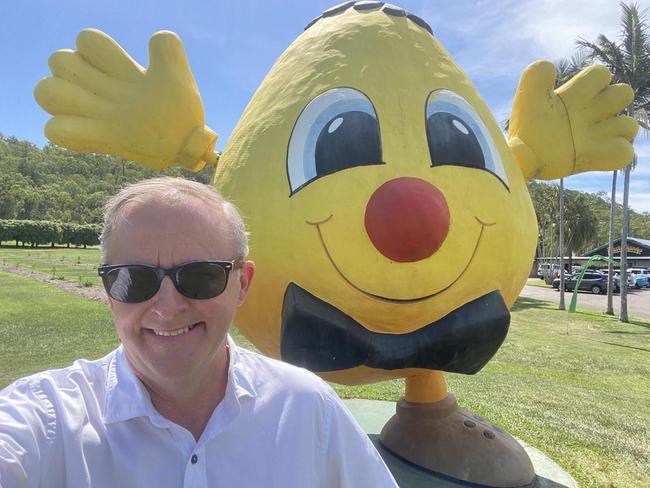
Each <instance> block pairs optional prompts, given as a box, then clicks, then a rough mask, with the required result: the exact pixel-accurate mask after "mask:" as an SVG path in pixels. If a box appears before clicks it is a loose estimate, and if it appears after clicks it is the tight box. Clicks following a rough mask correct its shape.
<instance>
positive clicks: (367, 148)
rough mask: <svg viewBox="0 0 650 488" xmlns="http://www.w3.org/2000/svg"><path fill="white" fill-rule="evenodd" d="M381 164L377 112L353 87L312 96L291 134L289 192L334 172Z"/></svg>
mask: <svg viewBox="0 0 650 488" xmlns="http://www.w3.org/2000/svg"><path fill="white" fill-rule="evenodd" d="M369 164H382V157H381V140H380V136H379V122H378V121H377V114H376V113H375V109H374V107H373V106H372V103H370V100H368V98H367V97H366V96H365V95H364V94H363V93H361V92H359V91H357V90H354V89H352V88H334V89H332V90H328V91H327V92H325V93H322V94H321V95H318V96H317V97H316V98H314V99H313V100H312V101H311V102H309V104H308V105H307V106H306V107H305V109H304V110H303V111H302V113H301V114H300V116H299V117H298V120H297V121H296V124H295V125H294V127H293V131H292V133H291V139H290V140H289V150H288V151H287V173H288V175H289V183H290V186H291V193H294V192H296V191H298V190H299V189H300V188H302V187H303V186H305V185H306V184H308V183H310V182H311V181H313V180H315V179H316V178H319V177H321V176H325V175H328V174H331V173H335V172H337V171H340V170H343V169H346V168H352V167H354V166H364V165H369Z"/></svg>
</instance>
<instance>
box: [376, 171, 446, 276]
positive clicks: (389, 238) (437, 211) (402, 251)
mask: <svg viewBox="0 0 650 488" xmlns="http://www.w3.org/2000/svg"><path fill="white" fill-rule="evenodd" d="M365 225H366V232H368V236H369V237H370V240H371V241H372V243H373V244H374V245H375V247H376V248H377V250H378V251H379V252H380V253H382V254H383V255H384V256H386V257H387V258H388V259H391V260H393V261H398V262H400V263H410V262H414V261H419V260H421V259H426V258H428V257H429V256H431V255H432V254H433V253H434V252H436V251H437V250H438V249H440V246H442V243H443V242H444V240H445V238H446V237H447V233H448V232H449V207H448V206H447V201H446V200H445V197H444V196H443V194H442V192H441V191H440V190H438V189H437V188H436V187H435V186H433V185H432V184H430V183H428V182H426V181H424V180H421V179H419V178H406V177H404V178H395V179H394V180H390V181H387V182H386V183H384V184H383V185H381V186H380V187H379V188H377V190H375V192H374V193H373V194H372V196H371V197H370V200H368V204H367V205H366V215H365Z"/></svg>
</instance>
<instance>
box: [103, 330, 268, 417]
mask: <svg viewBox="0 0 650 488" xmlns="http://www.w3.org/2000/svg"><path fill="white" fill-rule="evenodd" d="M227 344H228V350H229V362H228V385H227V386H226V392H225V396H224V399H223V400H222V403H226V404H227V403H230V402H231V401H233V400H234V401H235V402H237V403H239V400H240V399H241V398H242V397H244V396H249V397H256V396H257V391H256V389H255V386H254V383H253V381H252V371H251V370H250V369H249V368H247V367H246V365H245V364H244V363H242V358H241V354H242V353H241V352H240V350H239V347H238V346H237V345H236V344H235V343H234V341H233V340H232V338H231V337H230V335H228V337H227ZM244 354H245V353H244ZM105 392H106V396H105V397H104V405H103V417H104V422H106V423H108V424H110V423H113V422H122V421H126V420H129V419H132V418H136V417H150V418H151V419H152V420H154V419H158V418H159V417H160V414H159V413H158V412H157V411H156V409H155V407H154V406H153V404H152V403H151V398H150V396H149V392H148V391H147V389H146V388H145V387H144V385H143V384H142V382H141V381H140V380H139V379H138V377H137V376H136V375H135V373H134V372H133V370H132V369H131V366H130V365H129V363H128V361H127V359H126V354H125V352H124V346H123V345H122V344H120V346H119V347H118V348H117V350H116V351H115V354H114V355H113V358H112V359H111V361H110V364H109V366H108V369H107V374H106V388H105ZM155 423H158V422H155Z"/></svg>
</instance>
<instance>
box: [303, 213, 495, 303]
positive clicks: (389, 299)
mask: <svg viewBox="0 0 650 488" xmlns="http://www.w3.org/2000/svg"><path fill="white" fill-rule="evenodd" d="M333 216H334V215H333V214H331V215H330V216H329V217H327V218H326V219H324V220H321V221H318V222H310V221H308V220H306V221H305V223H307V224H309V225H313V226H315V227H316V231H317V232H318V238H319V240H320V243H321V245H322V246H323V250H324V251H325V254H326V255H327V258H328V259H329V261H330V263H332V266H334V269H335V270H336V272H337V273H338V274H339V276H340V277H341V278H343V280H344V281H345V282H346V283H347V284H348V285H350V286H351V287H352V288H354V289H355V290H357V291H359V292H361V293H363V294H364V295H366V296H368V297H370V298H375V299H378V300H382V301H386V302H391V303H416V302H421V301H423V300H428V299H429V298H432V297H434V296H436V295H438V294H440V293H442V292H443V291H445V290H447V289H449V288H451V287H452V286H453V285H454V284H455V283H456V282H457V281H458V280H459V279H460V278H461V277H462V276H463V275H464V274H465V271H467V270H468V269H469V266H470V264H472V261H473V260H474V256H476V251H477V250H478V247H479V244H480V243H481V239H482V237H483V231H484V230H485V228H486V227H491V226H493V225H495V224H496V222H489V223H488V222H483V221H482V220H481V219H479V218H478V217H476V216H475V217H474V218H475V219H476V221H477V222H478V223H479V225H480V226H481V230H480V231H479V234H478V237H477V238H476V243H475V244H474V250H473V251H472V255H471V256H470V258H469V260H468V261H467V264H466V265H465V267H464V268H463V269H462V271H461V272H460V273H459V274H458V276H456V278H454V279H453V280H452V281H451V283H449V284H448V285H446V286H444V287H443V288H441V289H439V290H436V291H434V292H433V293H429V294H427V295H424V296H420V297H414V298H392V297H386V296H381V295H376V294H374V293H370V292H367V291H366V290H364V289H363V288H360V287H359V286H357V285H356V284H354V283H353V282H352V281H351V280H350V279H349V278H348V277H347V276H346V275H345V273H343V271H342V270H341V268H340V267H339V266H337V264H336V261H335V260H334V258H333V257H332V254H331V253H330V251H329V249H328V247H327V244H326V243H325V238H324V237H323V231H322V230H321V225H323V224H325V223H327V222H329V221H330V220H331V219H332V217H333Z"/></svg>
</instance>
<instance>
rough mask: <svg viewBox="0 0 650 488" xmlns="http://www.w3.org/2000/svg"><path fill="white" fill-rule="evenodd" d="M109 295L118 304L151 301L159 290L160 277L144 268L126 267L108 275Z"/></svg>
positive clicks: (114, 270) (106, 282)
mask: <svg viewBox="0 0 650 488" xmlns="http://www.w3.org/2000/svg"><path fill="white" fill-rule="evenodd" d="M105 285H106V289H107V290H108V294H109V295H110V296H111V297H112V298H113V299H115V300H117V301H118V302H124V303H139V302H144V301H146V300H149V299H150V298H151V297H152V296H154V295H155V294H156V292H157V291H158V288H159V286H158V285H159V282H158V275H157V274H156V272H155V271H154V270H152V269H149V268H146V267H143V266H124V267H121V268H117V269H113V270H111V271H109V272H108V273H107V274H106V278H105Z"/></svg>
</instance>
